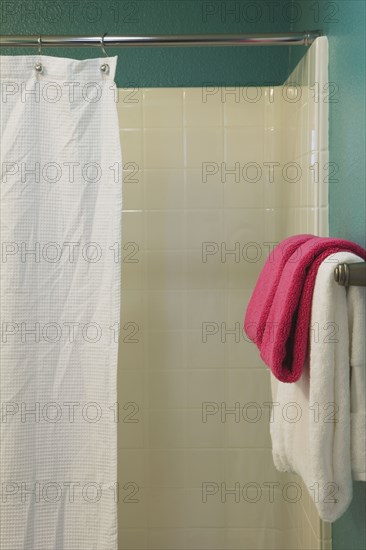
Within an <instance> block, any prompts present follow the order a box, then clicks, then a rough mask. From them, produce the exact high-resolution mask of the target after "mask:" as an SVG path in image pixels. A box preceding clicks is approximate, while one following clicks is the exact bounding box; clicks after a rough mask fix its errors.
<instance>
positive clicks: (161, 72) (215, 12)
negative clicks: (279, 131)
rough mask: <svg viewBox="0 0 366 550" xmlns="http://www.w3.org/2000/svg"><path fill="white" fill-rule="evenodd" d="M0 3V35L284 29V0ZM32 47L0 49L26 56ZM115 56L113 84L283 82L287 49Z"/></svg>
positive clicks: (287, 18)
mask: <svg viewBox="0 0 366 550" xmlns="http://www.w3.org/2000/svg"><path fill="white" fill-rule="evenodd" d="M268 4H271V2H267V1H260V2H253V1H226V2H225V1H222V0H210V1H205V0H202V1H201V0H128V1H127V0H103V1H102V0H94V1H93V0H56V1H53V2H48V1H45V0H12V1H9V0H1V1H0V8H1V12H0V28H1V33H2V34H39V33H41V34H89V35H103V34H104V33H105V32H107V33H108V34H143V35H148V34H202V33H205V34H210V33H229V34H235V33H240V32H275V31H280V32H282V31H286V30H288V29H289V28H290V24H291V10H289V6H290V7H291V4H290V2H288V0H276V2H275V6H274V7H273V8H270V6H269V5H268ZM36 51H37V50H36V49H34V48H33V49H32V48H28V49H27V50H22V51H21V50H19V49H17V50H14V49H13V50H11V49H7V50H5V49H4V50H3V51H2V54H3V55H6V54H13V53H15V54H21V53H23V54H30V53H32V52H34V53H36ZM44 53H45V54H48V55H59V56H65V57H66V56H67V57H73V58H76V59H85V58H87V57H96V56H98V55H100V53H101V51H100V50H96V49H94V48H89V49H81V48H79V49H70V48H68V49H55V48H52V49H51V48H50V49H48V50H47V49H44ZM108 54H110V55H116V54H118V55H119V64H118V71H117V76H116V81H117V85H118V86H120V87H128V86H140V87H143V86H148V87H150V86H201V85H203V84H206V83H213V84H216V85H220V84H221V85H226V86H229V85H237V84H242V85H248V84H257V85H260V84H269V83H272V84H276V83H277V84H279V83H282V82H283V81H284V79H285V77H286V69H287V63H286V60H287V55H288V51H287V48H286V47H276V48H268V47H263V48H230V47H228V48H194V49H193V50H192V49H191V48H164V49H163V48H143V49H141V48H128V49H126V48H124V49H123V50H122V49H120V48H110V49H108Z"/></svg>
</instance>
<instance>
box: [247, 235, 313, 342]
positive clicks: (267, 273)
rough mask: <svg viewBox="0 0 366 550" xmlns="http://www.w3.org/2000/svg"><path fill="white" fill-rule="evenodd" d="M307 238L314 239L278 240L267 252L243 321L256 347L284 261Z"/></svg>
mask: <svg viewBox="0 0 366 550" xmlns="http://www.w3.org/2000/svg"><path fill="white" fill-rule="evenodd" d="M309 239H314V235H294V236H292V237H288V238H287V239H285V240H284V241H282V242H280V243H279V244H278V245H277V246H276V247H275V248H274V249H273V250H272V252H271V253H270V254H269V256H268V258H267V261H266V263H265V264H264V267H263V269H262V271H261V272H260V274H259V277H258V280H257V284H256V285H255V288H254V291H253V294H252V297H251V299H250V301H249V304H248V307H247V311H246V314H245V321H244V329H245V332H246V334H247V336H248V337H249V338H250V339H251V340H252V342H255V344H256V345H257V347H258V349H260V347H261V344H262V338H263V332H264V329H265V326H266V321H267V317H268V315H269V311H270V309H271V305H272V302H273V298H274V296H275V293H276V290H277V287H278V283H279V282H280V278H281V275H282V271H283V269H284V267H285V265H286V262H287V261H288V259H289V258H290V257H291V256H292V255H293V253H294V252H296V250H298V248H299V246H300V245H302V244H303V243H304V242H306V241H308V240H309Z"/></svg>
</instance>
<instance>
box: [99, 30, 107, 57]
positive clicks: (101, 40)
mask: <svg viewBox="0 0 366 550" xmlns="http://www.w3.org/2000/svg"><path fill="white" fill-rule="evenodd" d="M106 35H107V33H106V32H105V33H104V34H103V36H101V37H100V47H101V48H102V52H103V53H104V55H105V56H106V57H108V54H107V52H106V51H105V47H104V37H105V36H106Z"/></svg>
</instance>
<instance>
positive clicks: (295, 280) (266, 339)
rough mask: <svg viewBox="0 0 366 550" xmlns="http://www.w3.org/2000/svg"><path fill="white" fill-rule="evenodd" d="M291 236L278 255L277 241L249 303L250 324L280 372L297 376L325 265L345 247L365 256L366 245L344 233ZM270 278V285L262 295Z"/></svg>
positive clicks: (251, 333)
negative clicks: (345, 237)
mask: <svg viewBox="0 0 366 550" xmlns="http://www.w3.org/2000/svg"><path fill="white" fill-rule="evenodd" d="M288 241H289V240H288V239H286V240H285V241H283V243H281V244H280V245H279V247H280V250H279V253H277V255H276V251H277V248H278V247H276V249H275V250H274V253H275V254H274V256H275V261H274V262H273V259H272V258H270V257H269V258H268V259H267V261H266V264H265V267H264V269H263V272H262V273H263V277H260V280H258V283H257V285H256V288H255V291H254V292H253V295H252V297H251V300H250V302H249V305H248V309H247V312H246V316H245V321H244V329H245V332H246V334H247V335H248V337H249V338H251V339H253V341H255V343H256V344H257V346H258V348H259V350H260V356H261V358H262V359H263V361H264V362H265V363H266V365H268V366H269V368H270V369H271V371H272V372H273V374H274V375H275V376H276V378H278V380H280V381H282V382H295V381H296V380H298V379H299V378H300V376H301V372H302V369H303V366H304V363H305V359H306V353H307V349H308V327H309V320H310V312H311V302H312V294H313V288H314V284H315V278H316V274H317V270H318V268H319V265H320V264H321V262H322V261H323V260H324V259H325V258H326V257H327V256H329V255H330V254H333V253H336V252H340V251H342V250H349V251H351V252H354V253H355V254H358V255H359V256H361V257H362V258H363V259H366V251H365V250H364V249H363V248H362V247H361V246H359V245H357V244H355V243H352V242H350V241H346V240H342V239H331V238H320V237H315V236H310V238H309V236H308V235H300V236H299V239H298V241H297V238H296V237H294V238H293V240H292V241H290V242H288ZM284 247H285V248H284ZM284 249H285V251H286V253H285V254H283V250H284ZM291 250H292V254H291V255H289V254H288V252H289V251H291ZM276 256H277V257H276ZM272 272H273V273H274V277H273V280H272V279H271V274H272ZM261 275H262V274H261ZM266 283H267V285H268V287H269V288H268V289H267V291H266V292H265V293H264V295H263V296H264V297H261V293H262V291H263V287H264V286H265V284H266ZM257 286H258V288H257Z"/></svg>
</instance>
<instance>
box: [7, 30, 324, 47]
mask: <svg viewBox="0 0 366 550" xmlns="http://www.w3.org/2000/svg"><path fill="white" fill-rule="evenodd" d="M321 35H322V33H321V31H319V30H315V31H302V32H289V33H284V34H280V33H269V34H191V35H189V34H187V35H159V36H108V35H106V34H104V35H103V36H72V35H60V36H57V35H41V36H39V35H29V36H25V35H0V46H3V47H22V46H24V47H39V46H40V44H41V45H42V47H45V48H53V47H69V46H70V47H79V46H81V47H86V48H89V47H101V46H106V47H107V46H113V47H141V46H142V47H143V46H145V47H146V46H148V47H151V46H163V47H171V46H311V44H312V43H313V42H314V40H315V39H316V38H318V37H319V36H321Z"/></svg>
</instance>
